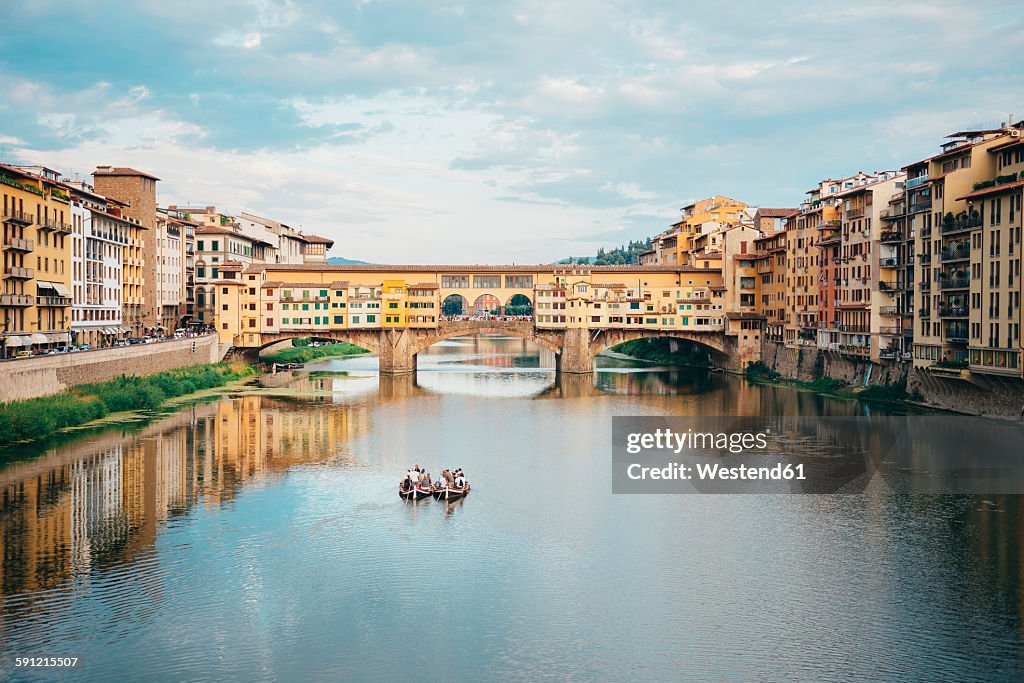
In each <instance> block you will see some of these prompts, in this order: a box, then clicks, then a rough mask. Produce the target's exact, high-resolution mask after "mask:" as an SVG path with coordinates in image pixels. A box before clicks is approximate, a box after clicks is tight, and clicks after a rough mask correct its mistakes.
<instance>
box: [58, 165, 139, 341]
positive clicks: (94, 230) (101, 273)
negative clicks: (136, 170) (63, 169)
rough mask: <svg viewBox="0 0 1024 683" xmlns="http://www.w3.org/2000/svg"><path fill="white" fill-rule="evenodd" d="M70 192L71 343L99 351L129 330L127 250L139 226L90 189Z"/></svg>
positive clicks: (80, 185)
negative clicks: (124, 314) (126, 324)
mask: <svg viewBox="0 0 1024 683" xmlns="http://www.w3.org/2000/svg"><path fill="white" fill-rule="evenodd" d="M72 188H73V189H72V193H71V197H72V219H73V221H72V226H73V229H74V231H73V233H72V236H71V237H72V247H71V258H72V265H71V270H72V282H71V290H72V296H73V305H72V311H71V332H72V339H73V341H74V342H75V343H76V344H88V345H89V346H90V347H93V348H95V347H99V346H105V345H109V344H110V343H111V342H112V341H113V340H114V339H116V338H118V337H121V336H123V335H124V333H126V332H128V331H129V330H128V328H126V327H124V325H123V321H122V317H121V315H122V308H121V306H122V296H123V289H124V279H123V278H124V250H125V248H126V247H127V245H128V241H129V239H130V236H131V233H132V230H133V228H134V227H135V226H133V224H132V222H131V221H129V220H128V219H126V218H122V217H120V216H118V215H116V213H119V212H120V209H121V207H120V206H119V205H118V204H117V203H112V202H111V201H110V200H108V199H107V198H106V197H103V196H102V195H99V194H97V193H96V192H94V191H93V189H92V188H91V187H90V186H89V185H87V184H85V183H73V184H72Z"/></svg>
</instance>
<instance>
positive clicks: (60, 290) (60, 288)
mask: <svg viewBox="0 0 1024 683" xmlns="http://www.w3.org/2000/svg"><path fill="white" fill-rule="evenodd" d="M50 284H51V285H53V288H54V289H56V290H57V294H60V295H61V296H71V290H69V289H68V288H67V287H65V286H64V283H62V282H51V283H50Z"/></svg>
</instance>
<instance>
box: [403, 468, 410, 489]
mask: <svg viewBox="0 0 1024 683" xmlns="http://www.w3.org/2000/svg"><path fill="white" fill-rule="evenodd" d="M410 474H411V473H410V472H406V473H405V479H403V480H402V490H403V491H408V490H409V489H411V488H412V477H411V476H410Z"/></svg>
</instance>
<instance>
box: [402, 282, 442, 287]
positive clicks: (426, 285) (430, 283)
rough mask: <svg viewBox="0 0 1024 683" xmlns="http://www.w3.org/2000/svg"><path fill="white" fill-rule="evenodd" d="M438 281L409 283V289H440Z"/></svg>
mask: <svg viewBox="0 0 1024 683" xmlns="http://www.w3.org/2000/svg"><path fill="white" fill-rule="evenodd" d="M438 288H439V287H438V284H437V283H436V282H418V283H416V284H415V285H409V289H438Z"/></svg>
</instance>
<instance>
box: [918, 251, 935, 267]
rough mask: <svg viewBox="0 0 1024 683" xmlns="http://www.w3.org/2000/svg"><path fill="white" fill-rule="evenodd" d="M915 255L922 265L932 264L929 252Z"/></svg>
mask: <svg viewBox="0 0 1024 683" xmlns="http://www.w3.org/2000/svg"><path fill="white" fill-rule="evenodd" d="M917 257H918V258H919V259H921V261H920V263H921V265H922V266H930V265H931V264H932V255H931V253H925V254H918V255H917Z"/></svg>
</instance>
